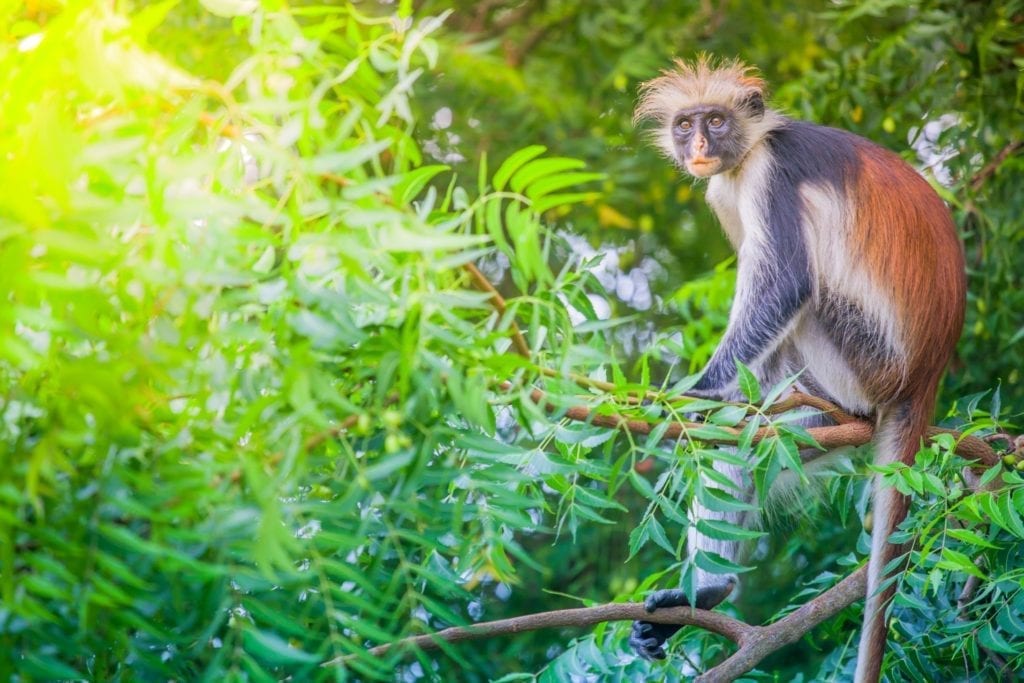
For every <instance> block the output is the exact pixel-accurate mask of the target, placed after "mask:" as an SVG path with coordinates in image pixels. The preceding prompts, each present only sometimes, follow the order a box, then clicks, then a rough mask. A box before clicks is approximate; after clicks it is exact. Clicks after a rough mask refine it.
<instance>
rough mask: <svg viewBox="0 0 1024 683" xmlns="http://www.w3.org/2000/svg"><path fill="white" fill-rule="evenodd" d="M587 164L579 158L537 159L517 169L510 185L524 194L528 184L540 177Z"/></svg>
mask: <svg viewBox="0 0 1024 683" xmlns="http://www.w3.org/2000/svg"><path fill="white" fill-rule="evenodd" d="M585 165H586V164H584V163H583V162H582V161H580V160H579V159H569V158H566V157H548V158H546V159H537V160H536V161H531V162H529V163H527V164H524V165H523V167H522V168H520V169H519V170H518V171H516V172H515V174H514V175H513V176H512V179H511V180H510V181H509V187H511V188H512V191H513V192H519V193H521V194H523V193H524V190H526V188H527V186H529V185H530V184H531V183H533V182H534V181H535V180H537V179H539V178H543V177H545V176H550V175H552V174H555V173H558V174H561V173H562V171H569V170H574V169H577V168H583V167H584V166H585Z"/></svg>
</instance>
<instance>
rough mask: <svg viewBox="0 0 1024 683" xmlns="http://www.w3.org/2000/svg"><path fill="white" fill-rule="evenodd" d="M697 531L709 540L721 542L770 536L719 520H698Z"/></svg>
mask: <svg viewBox="0 0 1024 683" xmlns="http://www.w3.org/2000/svg"><path fill="white" fill-rule="evenodd" d="M697 531H699V532H700V533H702V534H704V535H705V536H707V537H708V538H714V539H717V540H720V541H748V540H752V539H755V538H762V537H764V536H767V535H768V534H767V533H766V532H764V531H757V530H755V529H745V528H743V527H741V526H739V525H736V524H732V523H730V522H726V521H725V520H718V519H701V520H698V522H697Z"/></svg>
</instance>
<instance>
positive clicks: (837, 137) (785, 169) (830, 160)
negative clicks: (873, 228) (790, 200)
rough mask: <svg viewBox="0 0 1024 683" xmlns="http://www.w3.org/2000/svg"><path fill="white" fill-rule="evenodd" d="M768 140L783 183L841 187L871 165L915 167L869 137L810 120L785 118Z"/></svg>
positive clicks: (898, 169) (902, 168)
mask: <svg viewBox="0 0 1024 683" xmlns="http://www.w3.org/2000/svg"><path fill="white" fill-rule="evenodd" d="M765 142H766V143H767V145H768V147H769V148H770V149H771V151H772V156H773V157H775V158H776V159H777V160H778V163H777V165H776V169H777V171H779V173H778V174H777V175H779V176H781V180H782V181H783V182H784V184H788V183H785V181H789V182H790V183H793V184H796V185H799V184H802V183H818V184H829V185H832V186H834V187H835V188H836V189H842V188H844V187H847V186H848V183H849V181H851V180H854V181H855V180H856V179H857V178H858V176H860V175H861V173H862V172H863V171H864V169H865V167H868V166H877V165H882V166H886V167H889V168H891V169H892V170H893V171H895V172H906V171H913V168H912V167H911V166H910V165H909V164H907V163H906V162H905V161H904V160H903V159H902V158H901V157H900V156H899V155H898V154H896V153H895V152H893V151H891V150H888V149H886V148H885V147H882V146H881V145H879V144H877V143H875V142H872V141H871V140H868V139H867V138H864V137H861V136H860V135H857V134H855V133H851V132H850V131H848V130H842V129H841V128H832V127H830V126H822V125H819V124H816V123H811V122H809V121H800V120H796V119H784V121H783V123H782V124H781V125H780V126H778V127H777V128H775V129H774V130H772V131H771V133H769V134H768V135H767V136H766V138H765ZM915 173H916V172H915Z"/></svg>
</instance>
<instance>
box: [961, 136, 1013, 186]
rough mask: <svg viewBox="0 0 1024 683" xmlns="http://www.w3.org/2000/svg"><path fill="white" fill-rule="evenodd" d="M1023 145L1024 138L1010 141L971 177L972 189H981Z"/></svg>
mask: <svg viewBox="0 0 1024 683" xmlns="http://www.w3.org/2000/svg"><path fill="white" fill-rule="evenodd" d="M1021 147H1024V140H1014V141H1012V142H1008V143H1007V144H1006V145H1005V146H1004V147H1003V148H1002V149H1001V150H999V152H997V153H996V155H995V156H994V157H992V160H991V161H989V162H988V163H987V164H985V165H984V166H983V167H982V169H981V170H980V171H978V172H977V173H976V174H975V176H974V177H973V178H971V190H973V191H974V192H977V191H979V190H980V189H981V188H982V187H983V186H984V185H985V183H986V181H988V179H989V178H991V177H992V176H994V175H995V173H996V171H998V170H999V167H1000V166H1002V165H1003V162H1004V161H1006V160H1007V159H1008V158H1009V157H1010V155H1011V154H1013V153H1014V152H1016V151H1017V150H1018V149H1020V148H1021Z"/></svg>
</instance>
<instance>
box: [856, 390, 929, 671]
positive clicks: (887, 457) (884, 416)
mask: <svg viewBox="0 0 1024 683" xmlns="http://www.w3.org/2000/svg"><path fill="white" fill-rule="evenodd" d="M931 411H932V404H931V402H930V401H929V402H927V403H925V402H921V401H915V402H908V403H901V404H897V405H893V406H888V407H886V408H885V409H884V410H883V412H882V413H881V414H880V415H879V417H878V426H877V428H876V430H875V434H876V435H877V436H876V438H875V460H874V461H875V463H876V464H878V465H886V464H889V463H892V462H895V461H897V460H899V461H902V462H905V463H912V462H913V460H914V455H915V454H916V453H917V450H918V447H919V445H920V441H921V436H922V434H923V433H924V430H925V428H926V427H927V426H928V420H929V419H930V418H931ZM873 487H874V490H873V496H872V498H873V501H872V503H873V505H872V519H873V520H874V522H873V524H872V529H871V556H870V558H869V560H868V589H867V602H866V603H865V606H864V626H863V628H862V630H861V634H860V646H859V647H858V650H857V672H856V674H854V682H855V683H877V681H878V680H879V678H880V676H881V671H882V656H883V655H884V654H885V640H886V634H887V631H888V629H887V628H886V616H885V612H886V608H887V607H888V605H889V601H890V600H892V596H893V594H894V593H895V585H894V583H895V582H893V583H890V585H888V586H886V587H885V588H884V589H881V590H880V587H881V586H882V585H883V584H884V583H885V579H886V576H885V573H884V572H885V567H886V565H888V564H889V563H890V562H892V561H893V560H894V559H895V558H897V557H899V555H900V554H902V553H903V552H904V551H905V550H906V547H905V546H903V545H894V544H892V543H889V536H890V535H891V534H892V533H893V532H894V531H895V530H896V527H897V526H899V524H900V522H902V521H903V519H904V518H905V517H906V516H907V508H908V505H909V500H908V499H907V497H906V496H904V495H902V494H900V493H899V492H898V491H897V490H896V489H895V488H893V487H891V486H885V485H883V484H882V478H881V477H878V476H876V477H875V480H874V483H873Z"/></svg>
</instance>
